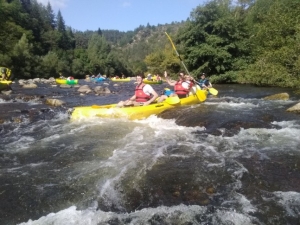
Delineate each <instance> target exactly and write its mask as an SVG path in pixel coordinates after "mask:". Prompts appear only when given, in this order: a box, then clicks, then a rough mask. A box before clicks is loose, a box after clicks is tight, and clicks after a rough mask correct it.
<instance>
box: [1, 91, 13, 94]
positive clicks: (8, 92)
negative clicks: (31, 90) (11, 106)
mask: <svg viewBox="0 0 300 225" xmlns="http://www.w3.org/2000/svg"><path fill="white" fill-rule="evenodd" d="M1 93H2V94H4V95H10V94H11V93H12V90H8V91H1Z"/></svg>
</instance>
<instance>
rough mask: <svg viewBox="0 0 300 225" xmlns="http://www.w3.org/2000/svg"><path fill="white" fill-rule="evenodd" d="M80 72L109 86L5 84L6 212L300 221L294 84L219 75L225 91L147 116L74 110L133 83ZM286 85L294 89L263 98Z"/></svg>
mask: <svg viewBox="0 0 300 225" xmlns="http://www.w3.org/2000/svg"><path fill="white" fill-rule="evenodd" d="M80 84H81V85H82V84H87V85H89V86H91V87H92V88H93V87H95V86H97V85H108V87H109V89H110V90H111V91H112V92H113V93H112V94H108V95H102V96H96V95H95V94H93V93H90V94H87V95H84V96H82V95H80V94H79V93H78V92H77V88H76V87H71V88H60V87H59V86H51V85H49V84H38V88H36V89H23V88H21V87H20V86H19V85H18V84H13V85H12V89H13V92H12V94H11V95H10V96H4V95H1V98H0V113H1V116H0V120H1V123H0V137H1V138H0V224H3V225H4V224H5V225H12V224H22V225H40V224H41V225H50V224H51V225H53V224H54V225H73V224H76V225H87V224H88V225H102V224H110V225H114V224H151V225H152V224H153V225H156V224H157V225H158V224H159V225H161V224H184V225H187V224H203V225H204V224H212V225H214V224H218V225H219V224H224V225H225V224H226V225H229V224H230V225H233V224H234V225H239V224H241V225H242V224H243V225H245V224H246V225H247V224H270V225H271V224H272V225H274V224H278V225H279V224H280V225H281V224H300V138H299V137H300V115H297V114H293V113H287V112H285V110H286V109H287V108H289V107H291V106H293V105H295V104H296V103H298V102H299V99H300V95H299V94H296V92H294V90H292V89H285V88H274V87H273V88H270V87H267V88H266V87H265V88H263V87H254V86H249V85H215V86H214V87H215V88H216V89H217V90H218V91H219V95H218V97H213V96H210V97H209V98H208V99H207V101H206V102H205V103H201V104H198V105H193V106H185V107H181V108H176V109H171V110H169V111H166V112H163V113H162V114H161V115H159V116H151V117H149V118H147V119H144V120H140V121H129V120H126V119H102V118H93V119H89V120H80V121H75V122H71V121H70V120H69V114H68V109H70V108H72V107H74V106H78V105H92V104H108V103H115V102H117V101H119V100H124V99H127V98H128V97H130V96H131V95H132V90H133V88H134V83H133V81H131V82H128V83H118V86H114V84H115V83H112V82H108V83H107V84H101V83H96V84H94V83H86V82H85V81H83V80H81V81H80ZM165 86H166V85H165V84H163V85H153V87H154V88H155V89H156V90H157V92H159V93H160V92H161V91H162V90H163V88H164V87H165ZM281 92H287V93H289V95H290V99H289V100H287V101H282V100H276V101H267V100H263V97H265V96H268V95H271V94H277V93H281ZM46 98H57V99H61V100H64V101H65V102H66V104H65V105H64V106H63V107H52V106H49V105H46V104H45V99H46Z"/></svg>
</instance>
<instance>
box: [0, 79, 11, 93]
mask: <svg viewBox="0 0 300 225" xmlns="http://www.w3.org/2000/svg"><path fill="white" fill-rule="evenodd" d="M11 83H12V81H11V80H1V81H0V91H2V90H5V89H7V88H8V87H9V85H10V84H11Z"/></svg>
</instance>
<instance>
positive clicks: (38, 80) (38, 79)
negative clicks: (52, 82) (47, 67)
mask: <svg viewBox="0 0 300 225" xmlns="http://www.w3.org/2000/svg"><path fill="white" fill-rule="evenodd" d="M32 81H33V82H34V83H37V82H40V81H41V79H40V78H34V79H33V80H32Z"/></svg>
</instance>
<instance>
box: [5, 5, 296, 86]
mask: <svg viewBox="0 0 300 225" xmlns="http://www.w3.org/2000/svg"><path fill="white" fill-rule="evenodd" d="M299 11H300V1H299V0H235V1H233V0H211V1H208V2H206V3H205V4H203V5H199V6H198V7H196V8H195V9H193V10H192V11H191V14H190V17H189V19H188V20H187V21H181V22H173V23H171V24H164V25H161V24H159V25H157V26H151V25H149V24H147V25H146V26H143V25H140V26H139V27H138V28H136V29H135V30H133V31H127V32H121V31H118V30H101V29H100V28H99V29H98V30H96V31H89V30H87V31H77V30H74V29H72V27H69V26H67V25H66V24H65V22H64V19H63V16H62V14H61V12H60V11H58V13H57V14H55V13H54V12H53V10H52V7H51V4H50V3H48V4H47V5H46V6H44V5H42V4H40V3H38V2H37V0H0V27H1V29H0V66H6V67H9V68H10V69H12V71H13V74H14V75H15V77H16V78H27V79H28V78H35V77H40V78H48V77H58V76H59V75H60V74H62V75H64V76H69V75H72V76H74V77H76V78H84V76H85V75H86V74H89V75H92V74H98V73H101V74H106V75H107V76H115V75H120V74H124V75H125V76H134V75H135V74H137V73H153V74H156V73H162V72H163V71H164V70H167V71H169V73H170V74H173V75H175V74H176V73H178V72H179V71H180V70H182V69H183V68H182V65H181V62H180V59H179V58H178V57H177V55H176V54H175V52H174V50H173V49H172V46H171V44H170V42H169V41H168V39H167V37H166V36H165V32H168V33H169V35H170V36H171V37H172V39H173V41H174V43H175V45H176V48H177V50H178V52H179V54H180V55H181V59H182V60H183V61H184V62H185V64H186V66H187V68H188V69H189V72H190V73H191V74H193V75H195V76H197V75H198V74H200V73H202V72H205V73H207V74H208V75H210V79H211V81H213V82H215V83H229V82H231V83H232V82H233V83H251V84H256V85H269V86H272V85H276V86H286V87H296V86H298V85H299V83H300V79H299V78H300V54H299V53H300V42H299V39H300V26H299V24H300V23H299V21H300V14H299Z"/></svg>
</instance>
